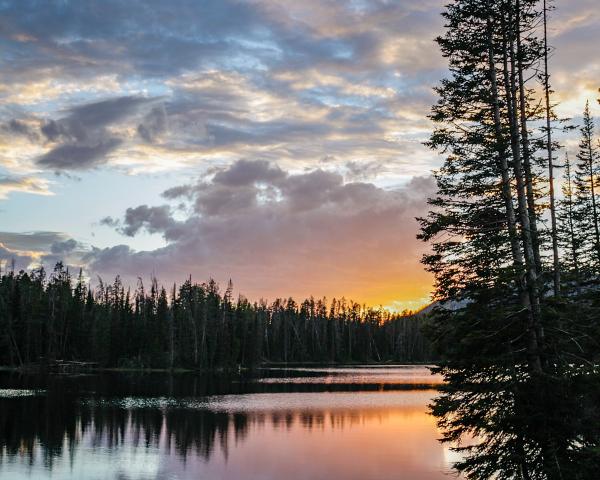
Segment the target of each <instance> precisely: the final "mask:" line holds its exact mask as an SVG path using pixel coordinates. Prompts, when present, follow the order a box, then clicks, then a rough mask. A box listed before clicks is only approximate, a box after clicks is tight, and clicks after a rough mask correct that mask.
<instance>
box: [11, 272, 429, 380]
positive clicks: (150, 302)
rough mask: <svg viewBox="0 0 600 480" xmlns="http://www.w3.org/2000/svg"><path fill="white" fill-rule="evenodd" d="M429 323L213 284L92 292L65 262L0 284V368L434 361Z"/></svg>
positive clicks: (341, 303)
mask: <svg viewBox="0 0 600 480" xmlns="http://www.w3.org/2000/svg"><path fill="white" fill-rule="evenodd" d="M421 323H422V319H421V317H419V316H411V315H409V314H404V315H396V314H391V313H389V312H388V311H386V310H383V309H372V308H366V307H364V306H361V305H359V304H357V303H354V302H350V301H346V300H345V299H341V300H335V299H334V300H332V301H331V302H330V303H328V302H327V301H326V300H324V299H320V300H315V299H312V298H311V299H308V300H305V301H304V302H302V303H301V304H298V303H296V302H295V301H294V300H292V299H291V298H290V299H287V300H281V299H278V300H276V301H274V302H273V303H272V304H270V305H269V304H267V303H266V302H264V301H263V302H258V303H250V302H249V301H248V300H247V299H245V298H244V297H241V296H240V297H239V298H238V299H237V300H234V299H233V298H232V285H231V284H230V285H229V286H228V287H227V289H226V290H225V291H224V292H221V291H220V289H219V286H218V285H217V284H216V283H215V282H214V281H212V280H211V281H209V282H207V283H203V284H196V283H193V282H192V281H191V279H189V280H187V281H186V282H184V283H183V284H182V285H181V286H180V287H179V288H176V287H175V286H174V287H173V289H172V291H171V292H167V291H166V290H165V289H164V288H159V286H158V283H157V281H156V280H153V281H152V283H151V285H150V288H149V289H146V288H145V287H144V285H143V283H142V282H141V281H140V283H139V285H138V288H137V289H136V290H135V291H134V292H131V291H130V290H129V289H126V288H125V287H124V285H123V284H122V283H121V281H120V280H119V278H116V279H115V281H114V282H113V283H112V284H105V283H104V282H102V281H101V280H100V281H99V284H98V286H97V288H95V289H93V288H91V287H90V286H89V285H88V284H87V283H86V282H85V281H84V279H83V277H82V275H81V273H80V274H79V276H78V278H76V279H73V278H72V276H71V274H70V273H69V271H68V270H67V269H65V268H64V267H63V265H62V264H60V263H59V264H57V265H56V267H55V268H54V271H53V272H52V273H51V274H50V275H48V276H47V275H46V272H45V271H44V270H43V269H38V270H35V271H32V272H23V271H21V272H18V273H15V272H12V271H7V272H4V274H3V275H2V276H1V278H0V331H1V332H2V334H1V336H0V364H2V365H13V366H20V365H27V364H33V363H39V362H40V360H43V361H52V360H56V359H61V360H80V361H88V362H96V363H98V364H99V365H100V366H102V367H129V368H149V367H152V368H174V367H183V368H193V369H212V368H231V367H237V366H255V365H258V364H261V363H263V362H286V363H287V362H358V361H360V362H383V361H401V362H414V361H426V360H431V358H432V357H431V352H430V348H429V346H428V343H427V342H426V341H425V339H424V337H423V335H422V333H421V328H420V327H421Z"/></svg>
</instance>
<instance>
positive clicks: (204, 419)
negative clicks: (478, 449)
mask: <svg viewBox="0 0 600 480" xmlns="http://www.w3.org/2000/svg"><path fill="white" fill-rule="evenodd" d="M439 381H440V379H439V378H435V377H433V376H431V375H430V374H429V371H428V369H427V368H425V367H413V366H397V367H377V368H373V367H364V368H361V367H352V368H296V369H291V370H290V369H264V370H261V371H260V372H259V373H257V374H253V375H250V374H244V375H240V376H234V377H231V376H229V377H226V376H198V375H188V374H182V375H166V374H147V375H133V374H132V375H127V374H102V375H80V376H63V375H48V376H43V377H40V376H38V377H36V376H20V375H17V374H14V373H6V372H3V373H0V478H1V479H11V480H19V479H74V480H75V479H77V480H91V479H120V480H125V479H130V480H134V479H136V480H137V479H140V480H141V479H173V480H175V479H211V480H212V479H231V480H243V479H252V480H279V479H284V480H299V479H311V480H312V479H314V480H316V479H327V480H330V479H340V480H343V479H348V480H350V479H352V480H354V479H355V480H370V479H373V480H375V479H377V480H384V479H396V480H398V479H407V480H408V479H410V480H441V479H446V478H449V477H448V473H449V472H450V471H451V468H450V467H451V462H452V461H453V460H456V458H455V457H454V456H453V455H454V454H453V453H451V452H449V451H448V449H447V448H446V447H444V446H442V445H441V444H440V443H439V442H438V441H437V438H438V437H439V432H438V431H437V429H436V426H435V420H434V419H433V418H432V417H431V416H429V415H428V414H427V404H428V403H429V401H430V400H431V398H432V397H433V396H434V395H435V390H434V387H435V384H437V383H439ZM451 478H453V477H451Z"/></svg>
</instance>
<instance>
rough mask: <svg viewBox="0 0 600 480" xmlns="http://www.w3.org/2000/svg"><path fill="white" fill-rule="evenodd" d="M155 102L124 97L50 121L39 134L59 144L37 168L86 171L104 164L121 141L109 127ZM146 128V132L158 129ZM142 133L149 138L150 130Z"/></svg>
mask: <svg viewBox="0 0 600 480" xmlns="http://www.w3.org/2000/svg"><path fill="white" fill-rule="evenodd" d="M156 101H157V99H156V98H144V97H138V96H124V97H118V98H111V99H107V100H102V101H99V102H93V103H87V104H83V105H79V106H77V107H73V108H71V109H69V114H68V115H67V116H66V117H63V118H61V119H59V120H49V121H48V122H47V123H46V124H45V125H43V126H42V128H41V132H42V134H43V135H44V136H45V137H46V138H47V140H48V141H50V142H55V143H56V142H58V144H57V145H56V146H54V147H53V148H51V149H50V150H49V151H48V152H47V153H45V154H43V155H41V156H40V157H38V158H37V160H36V164H37V165H38V166H40V167H44V168H48V169H53V170H58V171H61V170H86V169H89V168H92V167H95V166H98V165H100V164H103V163H106V162H107V161H108V157H109V154H110V153H111V152H113V151H115V150H116V149H117V148H118V147H119V146H120V145H121V144H122V143H123V141H124V140H123V139H122V138H121V137H119V136H116V135H115V134H114V133H111V132H110V131H109V130H108V127H110V126H114V125H116V124H118V123H120V122H122V121H123V120H126V119H128V118H130V117H132V116H134V115H136V114H138V113H139V111H140V108H141V107H143V106H147V105H148V104H152V103H155V102H156ZM155 109H156V107H155V108H154V109H153V110H152V111H151V113H150V114H149V115H151V114H152V112H154V111H155ZM146 118H148V117H147V116H146ZM155 123H156V121H155ZM149 125H150V126H149V127H148V128H157V127H156V126H155V127H152V124H151V123H149ZM144 131H145V132H146V134H147V135H150V130H148V129H146V130H144Z"/></svg>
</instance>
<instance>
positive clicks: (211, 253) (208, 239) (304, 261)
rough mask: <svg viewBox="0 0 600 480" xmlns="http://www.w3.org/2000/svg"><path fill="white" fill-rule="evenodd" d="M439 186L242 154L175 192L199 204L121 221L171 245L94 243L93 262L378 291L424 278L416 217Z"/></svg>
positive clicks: (103, 266)
mask: <svg viewBox="0 0 600 480" xmlns="http://www.w3.org/2000/svg"><path fill="white" fill-rule="evenodd" d="M433 191H434V183H433V181H432V179H431V178H417V179H415V180H413V181H412V182H410V183H409V184H408V185H407V186H406V187H404V188H402V189H397V190H384V189H381V188H378V187H376V186H375V185H373V184H370V183H363V182H351V183H345V182H344V181H343V178H342V176H341V175H340V174H337V173H334V172H328V171H323V170H314V171H309V172H306V173H299V174H295V173H290V172H287V171H285V170H282V169H280V168H278V167H277V166H275V165H272V164H269V163H266V162H262V161H260V162H250V161H244V162H237V163H234V164H232V165H231V166H230V167H229V168H227V169H224V170H222V171H220V172H217V173H216V174H215V175H214V176H213V178H212V179H210V180H209V179H203V180H201V181H200V182H198V183H197V184H195V185H188V186H185V187H183V188H182V190H181V192H176V193H182V194H185V196H184V198H188V197H189V199H190V202H191V207H192V208H191V210H190V211H189V212H190V213H189V215H188V216H187V218H185V219H183V220H181V221H178V220H175V218H174V217H173V212H172V210H170V209H169V207H168V206H160V207H150V206H147V205H141V206H138V207H136V208H130V209H128V210H127V211H126V213H125V217H124V219H123V221H122V222H121V225H120V226H119V227H117V228H118V229H120V231H121V232H122V233H124V234H126V235H134V234H136V233H138V232H139V231H141V230H142V229H146V230H147V231H149V232H154V233H160V234H162V235H163V237H164V238H165V240H166V241H167V246H166V247H163V248H159V249H157V250H153V251H145V252H144V251H142V252H137V251H134V250H132V249H131V248H130V247H127V246H124V245H120V246H116V247H112V248H107V249H95V250H93V251H92V252H90V253H89V254H88V256H87V258H86V260H87V261H88V262H89V265H90V268H91V269H92V270H93V271H97V272H100V273H102V274H114V273H116V272H118V273H121V274H123V275H124V276H125V277H128V278H135V277H136V276H137V275H140V274H148V273H149V272H151V271H155V272H160V274H161V277H162V278H163V279H164V280H165V281H174V280H177V279H180V278H182V277H183V276H185V274H187V273H191V274H193V275H194V276H196V277H197V278H198V277H200V278H206V277H208V276H214V277H216V278H219V279H227V278H229V277H231V278H234V279H235V280H236V282H237V284H238V285H239V286H240V289H241V290H242V291H243V292H245V293H247V294H249V295H250V296H253V297H255V298H258V297H259V296H261V295H264V292H270V293H271V294H273V293H272V292H277V293H281V294H283V293H284V292H287V294H294V293H295V292H297V291H298V289H299V286H300V285H301V288H302V289H304V290H303V293H301V294H306V289H307V288H308V290H309V291H310V292H312V293H315V294H317V293H318V292H319V289H321V291H323V289H324V288H325V287H326V288H327V291H331V290H332V288H333V290H336V289H337V290H338V291H345V293H347V294H350V295H354V296H357V297H360V296H361V295H362V298H364V296H365V295H369V296H373V295H375V294H376V293H377V292H375V291H371V290H369V289H375V290H376V289H377V288H382V287H381V285H382V280H383V279H386V282H387V281H390V282H392V283H394V282H395V283H394V284H396V283H398V282H399V283H402V282H405V281H406V279H407V272H411V273H410V274H411V275H413V276H414V278H418V277H423V278H425V277H424V275H426V274H424V273H423V272H422V270H421V269H420V267H419V266H418V258H419V253H420V252H422V251H423V248H424V247H423V246H422V245H420V243H419V242H418V241H417V240H415V233H416V231H417V224H416V221H415V220H414V217H415V216H417V215H420V214H422V213H424V212H425V211H426V209H427V205H426V198H427V197H428V196H430V195H431V194H432V193H433ZM265 192H267V193H265ZM167 196H168V197H169V196H170V197H177V198H180V196H179V195H172V194H169V195H167ZM399 251H400V252H403V254H402V255H398V252H399ZM315 272H318V274H315V275H313V273H315ZM376 277H380V278H378V279H377V281H375V280H376ZM370 282H373V285H369V284H370ZM384 283H385V282H384ZM375 284H377V285H379V287H377V286H376V285H375ZM332 285H333V286H334V287H332ZM386 285H387V284H386ZM425 285H426V283H425ZM386 288H387V287H386ZM361 289H364V292H361V291H360V290H361ZM261 292H263V293H261ZM421 293H422V292H421ZM299 294H300V293H299ZM359 294H360V295H359Z"/></svg>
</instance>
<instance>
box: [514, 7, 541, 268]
mask: <svg viewBox="0 0 600 480" xmlns="http://www.w3.org/2000/svg"><path fill="white" fill-rule="evenodd" d="M520 11H521V6H520V1H519V0H517V5H516V14H517V16H516V21H515V24H516V30H517V31H516V37H517V72H518V82H519V115H520V120H521V142H522V146H523V169H524V171H525V187H526V191H527V209H528V212H529V222H530V229H531V240H532V246H533V256H534V259H535V267H536V269H537V271H538V272H541V270H542V260H541V258H540V242H539V235H538V230H537V219H536V211H535V194H534V191H533V173H532V170H531V150H530V145H529V131H528V130H527V99H526V94H525V81H524V79H523V71H524V66H523V48H522V46H521V16H520Z"/></svg>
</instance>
